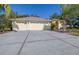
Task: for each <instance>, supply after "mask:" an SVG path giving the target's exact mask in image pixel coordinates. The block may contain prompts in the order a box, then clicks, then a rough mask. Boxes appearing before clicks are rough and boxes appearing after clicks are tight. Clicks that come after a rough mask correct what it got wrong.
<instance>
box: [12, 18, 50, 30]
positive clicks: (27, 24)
mask: <svg viewBox="0 0 79 59" xmlns="http://www.w3.org/2000/svg"><path fill="white" fill-rule="evenodd" d="M11 20H12V29H13V30H14V31H25V30H49V29H50V28H51V27H50V22H51V21H50V20H47V19H43V18H39V17H23V18H16V19H11Z"/></svg>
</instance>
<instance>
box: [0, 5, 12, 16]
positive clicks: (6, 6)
mask: <svg viewBox="0 0 79 59" xmlns="http://www.w3.org/2000/svg"><path fill="white" fill-rule="evenodd" d="M0 8H2V10H4V12H5V15H6V18H8V17H9V16H10V13H11V12H12V10H11V8H10V6H9V5H8V4H0Z"/></svg>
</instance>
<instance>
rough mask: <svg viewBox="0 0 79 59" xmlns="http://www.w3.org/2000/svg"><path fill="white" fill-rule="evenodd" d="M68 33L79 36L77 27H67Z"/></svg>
mask: <svg viewBox="0 0 79 59" xmlns="http://www.w3.org/2000/svg"><path fill="white" fill-rule="evenodd" d="M67 30H68V31H69V34H71V35H75V36H79V28H68V29H67Z"/></svg>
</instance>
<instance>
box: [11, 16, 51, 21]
mask: <svg viewBox="0 0 79 59" xmlns="http://www.w3.org/2000/svg"><path fill="white" fill-rule="evenodd" d="M10 20H12V21H17V22H25V21H30V22H50V21H51V20H49V19H43V18H39V17H23V18H16V19H10Z"/></svg>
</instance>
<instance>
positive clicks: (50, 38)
mask: <svg viewBox="0 0 79 59" xmlns="http://www.w3.org/2000/svg"><path fill="white" fill-rule="evenodd" d="M73 54H75V55H77V54H79V37H77V36H72V35H68V34H64V33H58V32H53V31H23V32H9V33H5V34H0V55H73Z"/></svg>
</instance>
